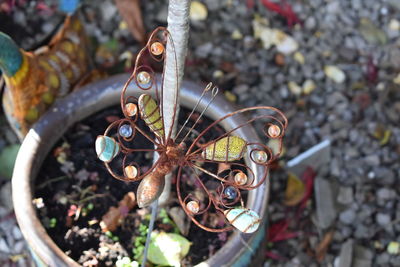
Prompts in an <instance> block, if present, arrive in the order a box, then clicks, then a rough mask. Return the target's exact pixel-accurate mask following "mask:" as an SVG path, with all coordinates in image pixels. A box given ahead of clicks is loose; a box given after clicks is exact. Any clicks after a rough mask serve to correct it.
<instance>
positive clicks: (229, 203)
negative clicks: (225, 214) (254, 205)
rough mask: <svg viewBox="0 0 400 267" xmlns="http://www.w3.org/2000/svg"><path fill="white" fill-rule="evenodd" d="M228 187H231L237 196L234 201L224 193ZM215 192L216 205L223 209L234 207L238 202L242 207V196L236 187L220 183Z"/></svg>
mask: <svg viewBox="0 0 400 267" xmlns="http://www.w3.org/2000/svg"><path fill="white" fill-rule="evenodd" d="M226 185H227V186H226ZM229 186H230V187H232V188H233V189H234V190H235V192H236V194H237V196H236V197H235V198H234V199H229V198H228V197H227V195H226V193H225V189H226V188H228V187H229ZM216 191H217V194H218V198H217V203H218V205H220V206H222V207H224V208H225V209H231V208H233V207H234V206H235V204H236V203H238V202H239V201H240V204H241V206H242V207H244V203H243V199H242V195H241V193H240V190H239V188H237V187H236V186H233V185H231V184H225V183H221V185H220V186H219V187H218V188H217V190H216Z"/></svg>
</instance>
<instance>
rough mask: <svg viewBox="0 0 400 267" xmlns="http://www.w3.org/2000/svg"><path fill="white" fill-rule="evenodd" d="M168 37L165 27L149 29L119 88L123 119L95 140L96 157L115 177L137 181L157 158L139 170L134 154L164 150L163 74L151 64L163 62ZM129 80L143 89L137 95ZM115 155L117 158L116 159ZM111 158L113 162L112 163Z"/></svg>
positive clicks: (110, 126)
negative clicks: (133, 91) (142, 46)
mask: <svg viewBox="0 0 400 267" xmlns="http://www.w3.org/2000/svg"><path fill="white" fill-rule="evenodd" d="M168 40H169V41H170V43H172V39H171V37H170V34H169V33H168V31H167V30H166V29H165V28H163V27H159V28H157V29H156V30H154V31H153V33H152V34H151V36H150V37H149V40H148V42H147V44H146V46H145V47H144V48H143V49H142V50H141V51H140V52H139V53H138V55H137V58H136V61H135V67H134V70H133V72H132V75H131V76H130V78H129V79H128V81H127V82H126V84H125V86H124V88H123V89H122V92H121V109H122V112H123V115H124V118H122V119H120V120H118V121H115V122H113V123H112V124H110V125H109V127H108V128H107V129H106V131H105V133H104V135H100V136H99V137H98V138H97V140H96V152H97V155H98V157H99V159H100V160H102V161H104V163H105V165H106V167H107V169H108V170H109V172H110V173H111V174H112V175H113V176H114V177H115V178H117V179H119V180H122V181H137V180H141V179H143V178H144V177H145V176H147V175H148V174H150V173H151V172H152V171H153V170H154V169H155V168H156V167H157V165H158V164H159V162H160V160H161V158H159V160H158V161H157V162H156V163H154V164H153V165H152V166H151V167H150V168H147V170H145V171H142V170H141V168H140V166H139V165H138V164H137V163H136V162H137V161H138V160H137V155H139V154H144V153H154V152H158V153H159V154H162V153H164V152H165V148H166V143H167V140H168V138H169V137H168V136H166V131H165V128H164V125H165V123H164V116H163V108H162V107H163V84H162V82H161V81H162V80H163V75H162V76H161V77H160V76H158V75H155V71H154V70H153V68H152V66H153V65H157V63H158V65H160V63H161V64H162V63H164V61H165V60H164V59H165V58H166V53H165V46H166V43H167V41H168ZM159 80H160V81H159ZM132 82H133V83H134V84H136V86H137V87H139V88H140V89H141V90H142V91H143V94H141V95H140V96H139V97H136V96H134V95H132V94H131V93H130V92H129V88H130V87H129V85H130V84H131V83H132ZM176 99H177V97H175V100H176ZM175 106H176V103H175V105H174V107H173V113H174V114H175V112H176V108H175ZM173 123H174V122H172V124H173ZM169 132H171V131H169ZM138 152H141V153H138ZM117 158H119V160H116V159H117ZM114 161H116V163H115V164H113V165H114V166H112V163H113V162H114ZM121 166H122V170H121ZM117 169H119V170H117Z"/></svg>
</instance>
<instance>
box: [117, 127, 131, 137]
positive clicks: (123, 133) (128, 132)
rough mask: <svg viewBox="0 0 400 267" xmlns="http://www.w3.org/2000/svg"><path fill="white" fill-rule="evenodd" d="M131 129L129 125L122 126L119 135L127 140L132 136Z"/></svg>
mask: <svg viewBox="0 0 400 267" xmlns="http://www.w3.org/2000/svg"><path fill="white" fill-rule="evenodd" d="M132 132H133V130H132V127H131V126H130V125H129V124H124V125H122V126H121V127H119V135H121V136H122V137H125V138H129V137H131V136H132Z"/></svg>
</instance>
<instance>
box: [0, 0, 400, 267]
mask: <svg viewBox="0 0 400 267" xmlns="http://www.w3.org/2000/svg"><path fill="white" fill-rule="evenodd" d="M45 2H51V1H45ZM244 2H245V1H239V0H231V1H212V0H207V1H205V3H206V5H207V7H208V12H209V15H208V17H207V19H206V20H205V21H200V22H196V23H195V24H194V23H193V24H192V25H191V34H190V41H189V51H188V62H190V64H189V65H188V66H187V67H186V73H185V76H186V77H187V78H188V79H191V80H194V81H196V82H208V81H213V82H215V83H216V84H218V85H219V86H220V88H221V91H224V90H227V91H231V92H232V93H234V94H235V95H237V96H238V104H239V105H242V106H251V105H268V106H275V107H278V108H280V109H281V110H283V111H284V112H285V113H286V114H287V115H288V117H289V129H288V130H287V136H286V138H285V147H286V151H287V153H286V156H285V158H284V162H285V161H287V160H290V159H292V158H293V157H295V156H296V155H297V154H299V153H301V152H303V151H306V150H307V149H308V148H310V147H311V146H313V145H316V144H317V143H319V142H321V141H322V140H325V139H330V140H331V142H332V148H331V151H332V152H331V160H330V164H329V166H327V167H326V168H325V170H324V173H323V175H322V176H323V177H321V179H325V180H323V182H322V184H325V185H327V186H324V187H327V188H328V190H334V193H332V192H331V193H329V194H330V196H329V199H324V197H323V195H320V196H317V197H316V198H312V199H311V200H312V201H311V202H312V203H311V204H310V205H308V206H307V208H306V209H305V211H304V214H303V218H306V219H305V222H306V224H307V227H306V230H307V231H306V233H311V234H312V235H313V236H314V237H315V239H314V241H313V242H309V241H307V244H308V243H312V244H310V248H311V249H312V250H313V249H315V246H316V245H317V244H318V243H319V242H320V241H321V239H322V236H323V234H324V233H326V231H328V230H333V231H334V232H335V235H334V239H333V241H332V243H331V245H330V246H329V249H328V251H327V254H326V255H325V258H324V260H323V262H322V264H323V265H324V266H333V265H334V266H350V265H349V262H351V263H352V265H351V266H400V255H399V254H396V253H392V252H389V250H388V245H389V243H390V242H400V225H399V222H400V202H399V199H400V197H399V193H400V192H399V177H400V160H399V158H400V124H399V121H400V116H399V114H400V90H399V84H396V83H395V82H394V79H395V77H396V76H397V75H399V73H400V29H397V30H396V29H391V28H390V27H389V26H390V25H392V24H393V22H392V21H393V20H396V21H400V1H398V0H352V1H348V0H330V1H325V0H308V1H295V0H288V1H287V2H288V3H290V4H293V9H294V10H295V12H297V13H298V14H299V17H300V19H301V20H302V21H303V22H304V23H303V26H295V27H293V28H289V27H288V26H287V25H286V22H285V20H284V19H282V18H281V17H280V16H278V15H276V14H274V13H272V12H270V11H267V10H266V9H265V8H264V7H263V6H262V5H261V4H260V3H258V4H256V8H255V9H254V10H248V9H247V7H246V5H245V4H244ZM256 2H257V1H256ZM143 3H144V5H143V13H144V14H145V15H144V20H145V25H146V28H147V29H148V30H151V29H152V28H155V27H156V26H158V25H160V23H161V24H164V23H165V14H166V3H165V1H161V0H157V1H143ZM85 10H86V13H87V14H92V15H93V16H94V17H95V18H96V20H93V21H88V22H87V24H86V28H87V30H88V31H89V33H90V34H91V35H92V36H93V37H94V38H95V39H96V40H97V41H100V42H105V41H108V40H110V39H112V38H119V41H120V42H119V47H118V51H117V52H116V53H117V54H118V53H122V52H124V51H126V50H130V51H133V52H134V51H137V49H138V47H139V45H138V44H137V43H136V42H135V41H134V40H133V39H132V37H131V36H130V35H129V32H128V31H126V30H124V29H120V28H118V25H119V23H120V16H119V15H118V14H117V13H116V10H115V8H114V7H113V5H112V2H111V1H110V0H107V1H102V2H101V4H98V5H96V6H95V5H93V4H87V5H86V6H85ZM32 12H33V11H32V10H30V9H29V11H26V12H25V11H23V10H22V9H18V10H17V12H15V13H14V14H13V15H12V16H13V20H14V21H15V22H16V23H17V24H18V25H20V26H25V25H26V24H29V23H30V21H31V17H32V16H29V14H31V13H32ZM256 13H257V14H259V15H260V16H262V17H263V18H267V19H268V20H269V27H271V28H276V29H280V30H282V31H284V32H285V33H287V34H289V35H290V36H292V37H293V38H294V39H295V40H296V42H297V43H298V44H299V48H298V50H297V52H300V53H301V54H302V56H303V57H304V63H303V64H302V63H300V62H299V61H298V60H296V59H295V56H294V54H290V55H285V56H284V60H285V63H284V65H278V64H276V63H275V60H274V58H275V55H276V53H277V50H276V47H272V48H269V49H268V50H267V49H264V48H263V46H262V43H261V41H260V40H258V39H257V38H256V37H255V36H254V33H253V26H252V21H253V19H254V15H255V14H256ZM43 18H45V20H46V23H44V22H43V21H42V26H41V28H40V31H38V34H37V35H36V36H33V35H32V34H30V35H26V36H23V37H21V36H20V37H19V38H20V40H21V42H22V43H23V44H24V45H23V46H24V47H25V48H29V47H33V46H34V44H35V43H37V42H38V40H41V39H42V38H44V37H45V36H46V33H48V32H49V31H50V30H51V25H54V24H55V23H56V21H57V18H59V17H57V16H54V17H50V16H47V15H43ZM43 20H44V19H43ZM391 22H392V23H391ZM27 30H28V31H32V29H31V28H30V27H27ZM234 30H239V31H240V33H241V34H242V36H243V38H242V39H239V40H233V39H232V37H231V36H232V32H233V31H234ZM117 60H118V59H117ZM371 61H372V62H374V64H375V65H376V66H377V73H376V75H377V77H376V81H373V82H370V81H368V79H367V73H368V71H369V70H368V69H369V67H368V62H371ZM227 65H229V67H227ZM326 65H332V66H336V67H338V68H339V69H341V70H342V71H343V72H344V74H345V76H346V77H345V80H344V82H342V83H336V82H334V81H333V80H332V79H330V78H329V77H327V75H326V74H325V72H324V67H325V66H326ZM217 73H219V75H217ZM221 73H222V75H221ZM371 76H372V75H369V77H371ZM307 79H311V80H313V81H314V82H315V84H316V89H315V90H314V91H312V92H311V93H309V94H304V93H300V94H294V93H293V92H292V91H291V90H290V88H289V86H288V83H289V82H295V83H297V84H298V85H300V86H301V85H302V84H303V82H304V81H305V80H307ZM385 131H386V132H387V133H390V137H389V138H388V140H384V138H383V134H384V133H385ZM0 137H1V138H0V149H1V148H2V147H4V146H5V145H6V144H9V143H13V142H15V141H16V140H15V139H13V138H14V137H12V135H10V134H7V133H6V132H4V131H2V133H1V134H0ZM384 141H385V142H384ZM382 142H383V143H382ZM320 175H321V174H320ZM286 179H287V174H286V173H285V172H284V171H280V172H278V173H274V174H273V175H272V179H271V182H272V190H273V193H272V196H274V197H273V198H271V201H270V207H269V212H270V217H269V218H270V219H271V220H272V221H273V222H274V221H276V220H279V219H282V218H285V214H286V210H287V207H285V206H284V205H283V201H282V199H283V197H284V190H285V186H286ZM325 181H329V184H327V183H326V182H325ZM317 184H318V183H317ZM6 186H7V184H5V187H6ZM5 187H3V188H2V189H1V191H2V192H3V191H7V190H9V189H7V188H5ZM336 187H337V189H338V190H337V192H336V191H335V190H336ZM315 190H318V189H315ZM324 190H326V188H324ZM315 192H316V191H315ZM2 194H3V193H2ZM327 201H328V202H329V203H328V204H326V202H327ZM2 205H4V206H2V207H0V212H1V210H2V209H4V210H7V205H9V204H7V202H6V201H5V202H4V201H3V202H2ZM321 205H324V206H323V207H328V208H327V209H325V208H323V209H321V208H320V212H319V213H318V207H322V206H321ZM321 212H322V213H321ZM323 212H325V213H323ZM336 215H337V216H336ZM2 216H5V214H2ZM320 216H323V217H324V218H323V219H322V220H324V219H325V221H324V222H325V224H323V225H322V226H321V225H320V224H319V222H320V221H321V217H320ZM307 218H308V219H307ZM14 222H15V221H14ZM3 223H5V221H3V222H1V223H0V256H1V255H6V259H8V256H9V255H10V253H11V254H12V255H14V254H15V253H17V252H18V251H20V250H21V249H22V248H21V247H23V246H22V245H20V244H19V243H18V242H20V240H21V237H20V236H19V234H18V231H17V230H15V235H13V234H12V233H14V230H12V229H15V228H14V225H15V224H14V225H12V226H7V225H6V226H2V224H3ZM296 226H297V225H296ZM7 227H9V228H7ZM293 227H294V225H293ZM3 228H4V229H6V228H7V229H9V230H10V231H7V232H6V231H4V233H3V232H1V231H3ZM293 229H295V228H293ZM12 236H13V237H12ZM304 240H308V239H307V238H306V237H303V236H301V237H299V238H295V239H291V240H289V241H285V242H280V244H274V247H273V248H272V250H273V251H275V252H279V253H280V254H282V255H283V256H284V258H285V259H286V260H284V261H272V260H269V259H268V260H266V266H317V264H319V263H317V261H316V260H315V258H313V257H310V256H307V254H306V251H305V248H304V242H303V241H304ZM349 240H351V241H349ZM9 242H10V243H9ZM17 244H18V245H17ZM344 244H346V246H348V247H349V246H351V253H350V254H351V255H350V254H348V253H349V252H347V251H346V250H343V249H342V247H344ZM11 250H18V251H11ZM346 253H347V254H346ZM0 259H3V258H1V257H0ZM23 260H26V258H23ZM339 263H340V264H339ZM338 264H339V265H338Z"/></svg>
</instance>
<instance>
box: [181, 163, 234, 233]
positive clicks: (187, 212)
mask: <svg viewBox="0 0 400 267" xmlns="http://www.w3.org/2000/svg"><path fill="white" fill-rule="evenodd" d="M189 167H190V168H191V170H192V172H193V173H194V177H195V178H196V179H197V181H198V182H199V183H200V185H201V187H202V188H203V189H204V191H205V192H206V193H207V196H208V200H209V203H208V205H207V206H206V208H205V209H203V210H202V213H201V214H204V213H206V212H207V211H208V210H209V209H210V207H211V204H213V206H214V208H215V209H216V210H217V211H220V212H223V209H221V208H220V207H219V205H218V201H217V200H216V197H215V196H213V194H212V193H211V192H209V191H208V190H207V188H206V186H205V185H204V184H203V182H202V181H201V179H200V177H199V176H198V175H197V174H196V172H195V170H194V169H193V167H191V166H189ZM182 170H183V167H182V166H180V167H179V169H178V174H177V179H176V192H177V196H178V201H179V203H180V205H181V206H182V208H183V210H184V211H185V213H186V215H187V216H188V217H189V218H190V219H191V220H192V222H193V223H194V224H196V225H197V226H198V227H200V228H202V229H203V230H206V231H209V232H214V233H219V232H225V231H230V230H232V229H233V227H232V226H227V227H224V228H219V229H215V228H210V227H207V226H205V225H203V224H202V223H200V222H199V221H198V220H197V219H196V218H195V216H196V215H199V213H197V214H192V213H191V212H190V211H189V210H188V209H187V208H186V203H185V200H187V197H185V198H182V195H181V189H180V186H179V185H180V183H181V176H182Z"/></svg>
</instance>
